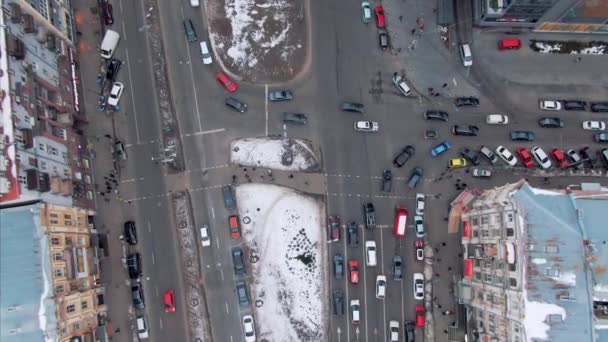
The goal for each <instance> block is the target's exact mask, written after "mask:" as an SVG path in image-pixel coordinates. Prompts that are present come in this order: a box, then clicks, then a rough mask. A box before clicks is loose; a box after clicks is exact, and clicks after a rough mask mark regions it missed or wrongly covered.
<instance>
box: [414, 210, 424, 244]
mask: <svg viewBox="0 0 608 342" xmlns="http://www.w3.org/2000/svg"><path fill="white" fill-rule="evenodd" d="M414 230H415V231H416V237H417V238H419V239H422V238H424V218H423V217H422V216H420V215H416V216H414Z"/></svg>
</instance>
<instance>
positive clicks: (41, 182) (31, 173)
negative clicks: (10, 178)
mask: <svg viewBox="0 0 608 342" xmlns="http://www.w3.org/2000/svg"><path fill="white" fill-rule="evenodd" d="M25 174H26V179H27V189H28V190H35V191H40V192H48V191H49V190H51V186H50V177H49V174H48V173H46V172H40V171H38V170H36V169H29V170H26V171H25Z"/></svg>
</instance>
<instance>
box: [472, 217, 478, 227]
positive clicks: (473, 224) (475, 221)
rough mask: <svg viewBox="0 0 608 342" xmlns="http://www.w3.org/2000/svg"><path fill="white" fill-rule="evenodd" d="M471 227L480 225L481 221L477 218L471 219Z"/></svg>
mask: <svg viewBox="0 0 608 342" xmlns="http://www.w3.org/2000/svg"><path fill="white" fill-rule="evenodd" d="M471 225H472V226H478V225H479V219H478V218H477V217H473V218H472V219H471Z"/></svg>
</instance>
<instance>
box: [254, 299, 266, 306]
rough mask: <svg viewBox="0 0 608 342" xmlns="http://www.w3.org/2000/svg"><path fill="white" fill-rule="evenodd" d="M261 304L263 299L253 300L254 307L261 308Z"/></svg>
mask: <svg viewBox="0 0 608 342" xmlns="http://www.w3.org/2000/svg"><path fill="white" fill-rule="evenodd" d="M262 305H264V301H263V300H261V299H258V300H256V301H255V307H256V308H261V307H262Z"/></svg>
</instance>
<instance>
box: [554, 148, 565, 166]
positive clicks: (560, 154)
mask: <svg viewBox="0 0 608 342" xmlns="http://www.w3.org/2000/svg"><path fill="white" fill-rule="evenodd" d="M551 155H552V156H553V159H555V162H556V163H557V165H558V166H559V167H566V166H568V160H566V156H565V155H564V151H562V150H560V149H559V148H556V149H553V151H551Z"/></svg>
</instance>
